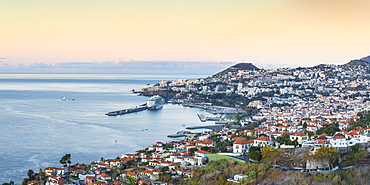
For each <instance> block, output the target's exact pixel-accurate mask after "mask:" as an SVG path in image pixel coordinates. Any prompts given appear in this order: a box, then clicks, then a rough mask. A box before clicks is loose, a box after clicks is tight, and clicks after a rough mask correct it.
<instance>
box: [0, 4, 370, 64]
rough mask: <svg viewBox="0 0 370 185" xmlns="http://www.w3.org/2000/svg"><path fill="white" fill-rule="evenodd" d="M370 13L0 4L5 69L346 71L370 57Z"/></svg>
mask: <svg viewBox="0 0 370 185" xmlns="http://www.w3.org/2000/svg"><path fill="white" fill-rule="evenodd" d="M369 10H370V1H369V0H88V1H87V0H63V1H59V0H32V1H30V0H0V67H1V66H2V67H4V66H27V65H34V64H35V63H36V64H40V63H42V64H47V65H57V64H58V65H59V64H61V63H73V64H75V63H104V62H136V63H137V65H140V62H142V63H145V62H148V61H157V62H158V61H164V62H168V61H171V62H215V63H222V62H229V63H235V62H240V61H243V62H251V63H253V64H256V65H257V66H258V65H260V66H279V65H280V66H284V65H286V66H314V65H317V64H322V63H329V64H344V63H346V62H348V61H350V60H352V59H358V58H362V57H365V56H368V55H370V46H369V43H370V34H369V33H370V11H369ZM168 70H170V69H168Z"/></svg>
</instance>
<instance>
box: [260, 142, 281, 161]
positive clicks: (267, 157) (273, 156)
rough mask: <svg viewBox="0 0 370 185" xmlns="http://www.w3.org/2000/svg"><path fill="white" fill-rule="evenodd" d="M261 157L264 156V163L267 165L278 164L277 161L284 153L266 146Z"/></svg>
mask: <svg viewBox="0 0 370 185" xmlns="http://www.w3.org/2000/svg"><path fill="white" fill-rule="evenodd" d="M261 155H262V161H263V162H264V163H265V164H271V163H274V164H276V161H277V159H278V157H280V156H281V155H282V152H281V150H280V149H278V148H275V147H272V146H265V147H263V148H262V151H261Z"/></svg>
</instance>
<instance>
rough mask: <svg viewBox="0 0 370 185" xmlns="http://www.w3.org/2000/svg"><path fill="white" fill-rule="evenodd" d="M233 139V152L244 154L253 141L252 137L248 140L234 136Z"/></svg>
mask: <svg viewBox="0 0 370 185" xmlns="http://www.w3.org/2000/svg"><path fill="white" fill-rule="evenodd" d="M234 139H235V142H234V143H233V153H239V154H245V153H247V152H248V149H249V148H250V147H251V146H252V145H253V143H254V140H253V139H252V140H248V141H246V140H245V138H242V137H236V138H234Z"/></svg>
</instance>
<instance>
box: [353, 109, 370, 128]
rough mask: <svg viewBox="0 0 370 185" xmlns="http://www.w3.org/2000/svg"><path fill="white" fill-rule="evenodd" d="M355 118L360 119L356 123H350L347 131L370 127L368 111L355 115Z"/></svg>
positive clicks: (369, 113)
mask: <svg viewBox="0 0 370 185" xmlns="http://www.w3.org/2000/svg"><path fill="white" fill-rule="evenodd" d="M357 116H359V117H360V119H359V120H357V121H354V122H353V121H352V122H350V127H349V128H348V130H353V129H354V128H355V127H362V128H368V127H370V112H368V111H363V112H359V113H357Z"/></svg>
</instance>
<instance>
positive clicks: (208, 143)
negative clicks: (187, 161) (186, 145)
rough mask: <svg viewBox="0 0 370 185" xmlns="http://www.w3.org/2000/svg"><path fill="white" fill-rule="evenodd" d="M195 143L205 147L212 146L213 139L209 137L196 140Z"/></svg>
mask: <svg viewBox="0 0 370 185" xmlns="http://www.w3.org/2000/svg"><path fill="white" fill-rule="evenodd" d="M196 145H199V146H206V147H213V146H214V141H213V140H210V139H204V140H201V141H197V142H196Z"/></svg>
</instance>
